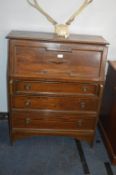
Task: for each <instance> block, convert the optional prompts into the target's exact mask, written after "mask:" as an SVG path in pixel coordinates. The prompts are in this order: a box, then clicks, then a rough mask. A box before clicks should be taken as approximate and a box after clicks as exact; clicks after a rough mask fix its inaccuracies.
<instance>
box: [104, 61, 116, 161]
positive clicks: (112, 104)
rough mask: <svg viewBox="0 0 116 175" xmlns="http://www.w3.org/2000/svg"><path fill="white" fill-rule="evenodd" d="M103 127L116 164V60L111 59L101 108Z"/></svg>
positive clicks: (110, 153)
mask: <svg viewBox="0 0 116 175" xmlns="http://www.w3.org/2000/svg"><path fill="white" fill-rule="evenodd" d="M101 129H102V133H103V136H104V140H105V143H106V147H107V149H108V152H109V155H110V157H111V161H112V163H114V164H116V61H109V68H108V73H107V79H106V85H105V90H104V95H103V102H102V108H101Z"/></svg>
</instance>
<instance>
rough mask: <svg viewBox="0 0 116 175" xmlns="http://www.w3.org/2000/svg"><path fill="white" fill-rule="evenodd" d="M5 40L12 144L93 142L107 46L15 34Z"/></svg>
mask: <svg viewBox="0 0 116 175" xmlns="http://www.w3.org/2000/svg"><path fill="white" fill-rule="evenodd" d="M7 38H8V43H9V59H8V95H9V126H10V136H11V140H12V141H14V140H17V139H21V138H24V137H27V136H34V135H35V136H36V135H60V136H63V135H64V136H71V137H74V138H77V139H80V140H86V141H88V142H89V143H92V142H93V140H94V136H95V129H96V124H97V121H98V114H99V109H100V102H101V97H102V91H103V86H104V72H105V63H106V57H107V44H108V43H107V42H106V41H105V40H104V39H103V38H102V37H101V36H89V35H70V37H69V38H67V39H64V38H63V37H58V36H56V35H55V34H49V33H38V32H19V31H12V32H11V33H10V34H9V35H8V36H7Z"/></svg>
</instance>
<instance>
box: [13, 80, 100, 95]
mask: <svg viewBox="0 0 116 175" xmlns="http://www.w3.org/2000/svg"><path fill="white" fill-rule="evenodd" d="M98 91H99V86H98V85H97V84H89V83H64V82H62V83H61V82H50V81H20V80H19V81H15V82H14V92H15V93H17V94H21V93H34V94H37V93H52V94H53V93H78V94H83V95H87V94H89V95H97V94H98Z"/></svg>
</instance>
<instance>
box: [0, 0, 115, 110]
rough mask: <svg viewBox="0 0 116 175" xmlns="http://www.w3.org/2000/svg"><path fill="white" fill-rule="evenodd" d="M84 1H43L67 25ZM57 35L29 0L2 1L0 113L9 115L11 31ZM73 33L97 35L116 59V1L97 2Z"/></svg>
mask: <svg viewBox="0 0 116 175" xmlns="http://www.w3.org/2000/svg"><path fill="white" fill-rule="evenodd" d="M83 1H84V0H73V1H72V0H39V2H40V3H41V4H42V6H43V7H44V8H45V9H46V10H47V12H49V14H51V15H52V16H53V17H54V18H55V19H56V20H57V21H59V22H60V23H63V22H64V21H65V20H66V19H67V18H68V17H69V16H70V15H71V14H72V12H73V11H74V9H76V7H79V4H80V3H82V2H83ZM15 29H16V30H33V31H50V32H53V26H52V25H51V24H50V23H49V22H48V21H47V20H46V18H45V17H43V16H42V15H41V14H40V13H39V12H37V11H36V10H34V9H33V8H32V7H30V6H29V5H28V4H27V2H26V0H20V1H19V0H12V1H8V0H0V112H6V111H7V98H6V64H7V40H6V39H5V37H6V35H7V34H8V32H9V31H10V30H15ZM70 32H71V33H77V34H79V33H81V34H97V35H102V36H104V37H105V39H106V40H108V41H109V43H110V46H109V53H108V59H116V1H115V0H107V1H106V0H102V1H101V0H93V3H92V4H91V5H89V6H88V7H87V8H86V9H85V10H84V11H83V13H82V14H81V15H80V16H79V17H78V18H77V19H76V20H75V21H74V23H72V25H71V26H70Z"/></svg>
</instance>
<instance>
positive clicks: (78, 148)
mask: <svg viewBox="0 0 116 175" xmlns="http://www.w3.org/2000/svg"><path fill="white" fill-rule="evenodd" d="M85 174H88V175H116V166H112V165H111V164H110V162H109V158H108V156H107V153H106V150H105V148H104V145H103V142H102V140H101V137H100V135H99V132H98V131H97V136H96V141H95V144H94V147H93V148H90V146H89V145H88V144H87V143H85V142H79V141H77V142H76V141H75V140H74V139H72V138H70V137H52V136H49V137H47V136H44V137H43V136H39V137H32V138H27V139H24V140H20V141H17V142H15V143H14V145H13V146H11V145H10V142H9V136H8V123H7V120H0V175H85Z"/></svg>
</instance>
